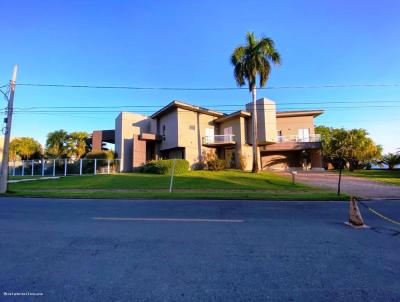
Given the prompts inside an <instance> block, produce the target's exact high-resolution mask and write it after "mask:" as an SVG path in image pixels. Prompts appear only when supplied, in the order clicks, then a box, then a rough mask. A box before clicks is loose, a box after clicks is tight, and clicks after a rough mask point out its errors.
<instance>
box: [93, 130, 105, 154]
mask: <svg viewBox="0 0 400 302" xmlns="http://www.w3.org/2000/svg"><path fill="white" fill-rule="evenodd" d="M102 143H103V131H93V134H92V150H93V151H101V147H102Z"/></svg>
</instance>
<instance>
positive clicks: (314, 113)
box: [276, 110, 324, 118]
mask: <svg viewBox="0 0 400 302" xmlns="http://www.w3.org/2000/svg"><path fill="white" fill-rule="evenodd" d="M322 113H324V110H300V111H280V112H277V113H276V117H277V118H279V117H295V116H313V117H317V116H319V115H321V114H322Z"/></svg>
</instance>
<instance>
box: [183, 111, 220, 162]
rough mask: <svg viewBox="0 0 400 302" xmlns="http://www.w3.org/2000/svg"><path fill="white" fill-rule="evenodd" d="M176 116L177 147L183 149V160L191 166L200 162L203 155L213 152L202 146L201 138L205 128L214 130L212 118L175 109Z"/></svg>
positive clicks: (204, 133)
mask: <svg viewBox="0 0 400 302" xmlns="http://www.w3.org/2000/svg"><path fill="white" fill-rule="evenodd" d="M177 115H178V125H179V127H178V146H179V147H184V148H185V158H186V160H187V161H189V164H190V165H191V166H193V165H195V164H196V163H198V162H199V161H201V160H202V158H203V155H204V153H207V152H214V150H211V148H207V147H203V146H202V137H204V136H205V135H206V128H212V129H214V134H217V133H216V129H215V127H214V124H213V123H212V121H213V120H214V119H215V117H214V116H210V115H206V114H202V113H198V112H193V111H189V110H185V109H182V108H178V109H177Z"/></svg>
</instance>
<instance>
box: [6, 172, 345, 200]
mask: <svg viewBox="0 0 400 302" xmlns="http://www.w3.org/2000/svg"><path fill="white" fill-rule="evenodd" d="M169 183H170V177H169V176H165V175H155V174H142V173H126V174H116V175H97V176H74V177H62V178H60V179H53V180H35V181H27V182H21V183H13V184H10V187H9V189H10V194H11V195H18V196H38V197H73V198H76V197H77V198H162V199H165V198H177V199H185V198H191V199H199V198H202V199H274V200H295V199H296V200H335V199H338V197H337V195H336V194H334V193H332V192H327V191H323V190H321V189H316V188H313V187H309V186H306V185H302V184H295V185H292V183H291V181H290V179H288V178H285V177H282V176H278V175H276V174H273V173H270V172H263V173H259V174H252V173H248V172H243V171H236V170H229V171H220V172H211V171H191V172H189V173H186V174H184V175H177V176H175V177H174V186H173V188H174V190H176V191H175V192H173V193H172V194H171V193H169V192H168V188H169ZM343 198H347V197H346V196H344V197H340V198H339V199H343Z"/></svg>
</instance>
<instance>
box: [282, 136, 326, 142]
mask: <svg viewBox="0 0 400 302" xmlns="http://www.w3.org/2000/svg"><path fill="white" fill-rule="evenodd" d="M276 141H277V142H278V143H286V142H299V143H317V142H320V141H321V135H320V134H310V135H308V136H304V137H300V136H298V135H287V136H279V135H278V136H277V138H276Z"/></svg>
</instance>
